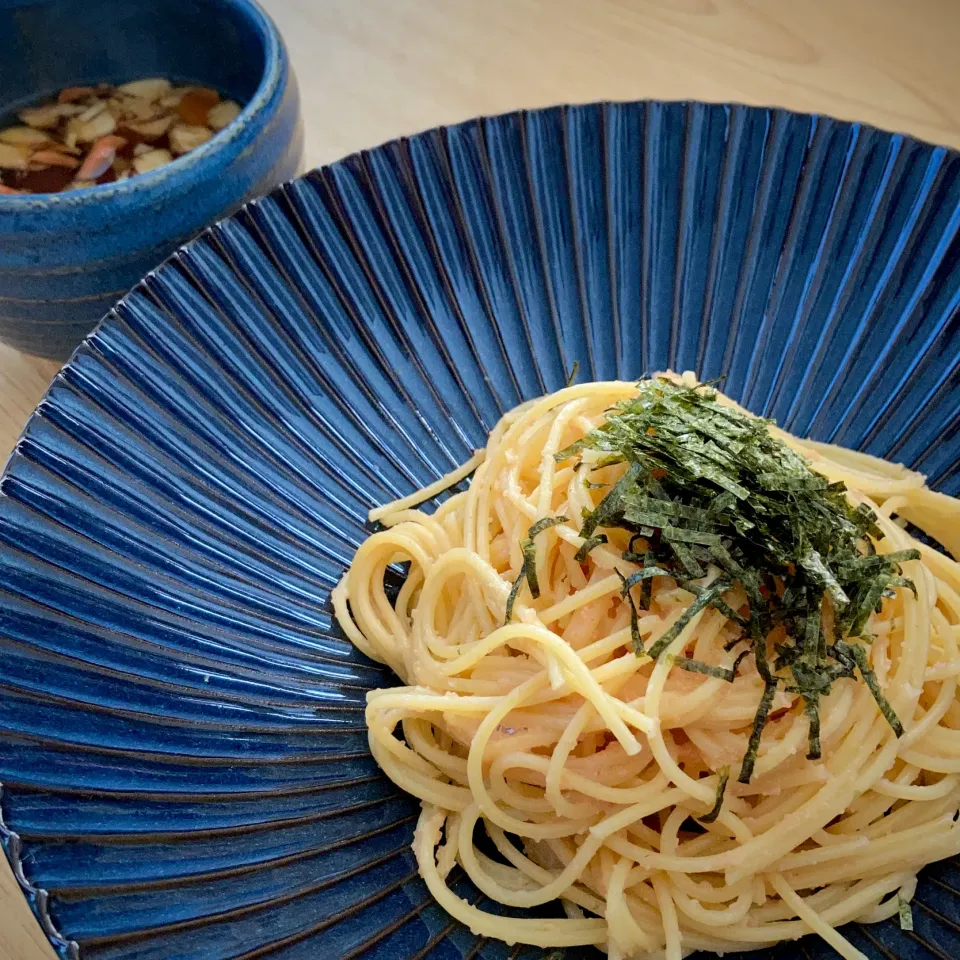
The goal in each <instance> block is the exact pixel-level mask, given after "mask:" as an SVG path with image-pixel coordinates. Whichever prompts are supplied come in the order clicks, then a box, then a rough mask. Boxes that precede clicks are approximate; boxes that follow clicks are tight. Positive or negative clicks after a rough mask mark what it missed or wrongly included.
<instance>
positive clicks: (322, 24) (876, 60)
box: [0, 0, 960, 960]
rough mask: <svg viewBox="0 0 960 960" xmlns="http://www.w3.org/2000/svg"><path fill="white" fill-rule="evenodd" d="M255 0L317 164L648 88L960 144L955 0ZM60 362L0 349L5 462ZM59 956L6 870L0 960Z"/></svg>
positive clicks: (659, 94)
mask: <svg viewBox="0 0 960 960" xmlns="http://www.w3.org/2000/svg"><path fill="white" fill-rule="evenodd" d="M261 2H263V3H264V5H265V6H266V7H267V9H268V10H269V12H270V13H271V14H272V15H273V16H274V17H275V19H276V20H277V22H278V23H279V25H280V27H281V29H282V31H283V33H284V36H285V37H286V40H287V43H288V45H289V48H290V53H291V56H292V60H293V64H294V69H295V70H296V73H297V76H298V77H299V81H300V89H301V94H302V98H303V113H304V118H305V122H306V128H307V163H308V165H309V166H315V165H317V164H320V163H327V162H329V161H331V160H335V159H337V158H338V157H340V156H343V155H344V154H346V153H350V152H352V151H354V150H358V149H360V148H362V147H369V146H373V145H375V144H377V143H380V142H382V141H384V140H388V139H391V138H393V137H396V136H400V135H402V134H407V133H413V132H415V131H417V130H420V129H423V128H425V127H431V126H435V125H437V124H441V123H451V122H455V121H457V120H462V119H465V118H468V117H471V116H475V115H477V114H482V113H499V112H503V111H506V110H512V109H515V108H517V107H536V106H545V105H548V104H552V103H558V102H563V101H567V102H585V101H590V100H600V99H634V98H642V97H656V98H665V99H685V98H693V99H702V100H713V101H724V100H734V101H740V102H744V103H753V104H777V105H781V106H786V107H791V108H793V109H797V110H808V111H815V112H822V113H828V114H832V115H834V116H838V117H842V118H845V119H851V120H862V121H866V122H869V123H873V124H875V125H877V126H880V127H884V128H887V129H892V130H898V131H903V132H907V133H911V134H914V135H916V136H919V137H922V138H924V139H926V140H931V141H934V142H937V143H943V144H948V145H950V146H954V147H960V70H958V69H957V67H956V44H957V39H958V37H960V0H911V2H907V0H359V2H358V0H261ZM56 370H57V365H56V364H55V363H53V362H51V361H47V360H37V359H34V358H29V357H24V356H23V355H21V354H19V353H17V352H16V351H14V350H11V349H9V348H7V347H0V457H3V458H5V457H6V455H7V454H8V453H9V452H10V450H11V449H12V448H13V446H14V444H15V442H16V438H17V436H18V435H19V433H20V430H21V429H22V427H23V424H24V421H25V420H26V418H27V416H28V415H29V413H30V411H31V410H32V409H33V408H34V407H35V406H36V404H37V403H38V402H39V400H40V398H41V397H42V395H43V392H44V390H45V389H46V386H47V383H48V382H49V380H50V379H51V378H52V377H53V376H54V375H55V374H56ZM0 859H2V858H0ZM52 956H53V954H52V952H51V951H50V950H49V949H48V948H47V947H46V943H45V938H44V935H43V933H42V932H41V930H40V928H39V926H38V925H37V924H36V922H35V921H34V920H33V918H32V916H31V914H30V911H29V908H28V907H27V904H26V901H25V900H24V898H23V897H22V896H21V894H20V891H19V889H18V886H17V883H16V881H15V880H14V878H13V876H12V874H11V873H10V871H9V869H8V867H7V865H6V863H5V861H4V862H2V863H0V960H41V958H44V960H49V958H50V957H52ZM198 960H201V958H198Z"/></svg>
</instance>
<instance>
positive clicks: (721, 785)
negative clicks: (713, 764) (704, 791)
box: [697, 767, 730, 823]
mask: <svg viewBox="0 0 960 960" xmlns="http://www.w3.org/2000/svg"><path fill="white" fill-rule="evenodd" d="M717 774H718V775H719V777H720V779H719V780H718V781H717V799H716V800H714V802H713V809H711V811H710V812H709V813H707V814H705V815H704V816H702V817H697V819H698V820H699V821H700V822H701V823H713V821H714V820H716V819H717V817H719V816H720V810H721V809H722V807H723V795H724V794H725V793H726V792H727V781H729V779H730V768H729V767H721V768H720V769H719V770H718V771H717Z"/></svg>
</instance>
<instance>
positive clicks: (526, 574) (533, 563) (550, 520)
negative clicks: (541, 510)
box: [504, 517, 568, 623]
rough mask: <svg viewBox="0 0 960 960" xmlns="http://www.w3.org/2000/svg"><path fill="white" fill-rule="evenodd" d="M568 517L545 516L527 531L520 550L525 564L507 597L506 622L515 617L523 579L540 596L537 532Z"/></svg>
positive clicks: (535, 597)
mask: <svg viewBox="0 0 960 960" xmlns="http://www.w3.org/2000/svg"><path fill="white" fill-rule="evenodd" d="M567 520H568V518H567V517H543V518H542V519H541V520H538V521H537V522H536V523H535V524H533V526H532V527H530V529H529V530H528V531H527V539H526V540H522V541H521V542H520V550H521V552H522V553H523V565H522V566H521V567H520V575H519V576H518V577H517V579H516V580H514V581H513V586H512V587H511V589H510V595H509V596H508V597H507V610H506V615H505V618H504V623H509V622H510V620H511V618H512V617H513V605H514V604H515V603H516V601H517V596H518V594H519V593H520V588H521V587H522V586H523V581H524V580H526V581H527V584H528V586H529V587H530V596H531V597H533V599H534V600H536V599H537V598H538V597H539V596H540V583H539V581H538V580H537V548H536V546H535V545H534V542H533V539H534V537H536V536H537V534H540V533H543V531H544V530H548V529H549V528H550V527H555V526H556V525H557V524H558V523H566V522H567Z"/></svg>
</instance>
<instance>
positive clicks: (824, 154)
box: [0, 103, 960, 960]
mask: <svg viewBox="0 0 960 960" xmlns="http://www.w3.org/2000/svg"><path fill="white" fill-rule="evenodd" d="M958 226H960V156H958V155H957V154H955V153H951V152H949V151H947V150H945V149H942V148H938V147H932V146H929V145H927V144H923V143H918V142H917V141H915V140H911V139H909V138H906V137H902V136H896V135H892V134H888V133H882V132H879V131H877V130H873V129H870V128H868V127H863V126H860V125H857V124H847V123H839V122H836V121H834V120H829V119H825V118H823V117H811V116H803V115H799V114H793V113H787V112H784V111H779V110H766V109H755V108H746V107H739V106H732V107H731V106H707V105H704V104H663V103H631V104H618V105H596V106H585V107H576V108H556V109H550V110H544V111H540V112H535V113H517V114H511V115H508V116H503V117H496V118H493V119H487V120H477V121H472V122H470V123H466V124H463V125H460V126H455V127H450V128H447V129H441V130H435V131H431V132H429V133H425V134H422V135H421V136H418V137H414V138H412V139H409V140H402V141H398V142H396V143H391V144H387V145H386V146H384V147H381V148H379V149H377V150H373V151H371V152H369V153H364V154H360V155H357V156H354V157H350V158H349V159H347V160H344V161H342V162H340V163H337V164H334V165H333V166H331V167H327V168H325V169H322V170H319V171H316V172H314V173H312V174H310V175H309V176H307V177H305V178H302V179H300V180H297V181H294V182H293V183H291V184H289V185H288V186H286V187H284V188H283V189H282V190H280V191H278V192H276V193H274V194H272V195H271V196H269V197H267V198H266V199H264V200H261V201H259V202H257V203H255V204H253V205H251V206H249V207H247V208H246V209H244V210H243V211H242V212H241V213H239V214H237V215H236V216H235V217H232V218H231V219H229V220H227V221H225V222H223V223H221V224H219V225H218V226H217V227H215V228H213V229H212V230H210V231H208V232H207V233H206V234H204V235H203V236H202V237H201V238H200V239H199V240H197V241H195V242H194V243H192V244H191V245H189V246H188V247H186V248H185V249H183V250H182V251H181V252H180V253H179V254H177V255H176V256H175V257H174V258H173V259H172V260H170V261H169V262H168V263H167V264H166V265H165V266H164V267H163V268H162V269H160V270H158V271H157V272H156V273H154V274H151V275H150V276H149V277H148V278H147V279H146V280H145V281H144V282H143V283H142V284H141V286H140V287H138V288H137V289H136V290H135V291H134V292H133V293H132V294H131V295H130V296H128V297H127V298H126V299H125V300H124V301H123V302H122V303H121V304H120V305H119V306H118V307H117V308H116V310H115V311H114V312H113V313H112V314H111V315H110V317H109V318H108V319H107V320H106V322H105V323H103V324H102V325H101V327H100V328H99V329H98V330H97V332H96V334H95V335H94V336H93V337H92V338H91V339H90V340H89V341H88V342H87V344H86V345H85V346H84V347H83V348H81V349H80V351H79V352H78V353H77V354H76V355H75V357H74V358H73V360H72V362H71V363H70V364H69V365H68V366H67V367H66V368H65V369H64V370H63V372H62V373H61V374H60V375H59V377H58V378H57V380H56V382H55V383H54V384H53V386H52V387H51V389H50V392H49V393H48V394H47V396H46V398H45V399H44V401H43V402H42V403H41V405H40V408H39V410H38V411H37V413H36V415H35V416H34V417H33V419H32V420H31V421H30V423H29V425H28V427H27V429H26V432H25V433H24V436H23V439H22V440H21V441H20V444H19V446H18V447H17V451H16V453H15V454H14V456H13V458H12V460H11V461H10V464H9V466H8V468H7V472H6V474H5V476H4V478H3V482H2V490H3V497H2V499H0V583H2V584H3V588H2V596H0V610H2V631H0V684H2V696H0V738H2V742H0V779H2V781H3V785H4V786H3V798H2V811H3V824H4V826H3V827H2V836H3V843H4V847H5V849H6V852H7V855H8V856H9V857H10V859H11V861H12V862H13V864H14V868H15V870H16V872H17V875H18V877H19V879H20V882H21V883H22V884H23V888H24V891H25V893H26V895H27V896H28V897H29V899H30V901H31V903H32V905H33V907H34V910H35V911H36V914H37V916H38V917H39V919H40V922H41V923H42V924H43V926H44V928H45V930H46V931H47V933H48V934H49V935H50V937H51V940H52V941H53V942H54V944H55V945H56V947H57V949H58V950H59V952H60V954H61V955H62V956H63V957H75V956H77V955H78V954H79V955H82V956H83V957H85V958H87V960H175V958H176V960H187V958H190V960H227V958H232V960H237V958H250V960H252V958H254V957H270V958H275V960H306V958H310V960H315V958H317V957H324V958H338V960H346V958H353V957H363V958H369V960H373V958H384V960H398V958H400V960H404V958H429V960H463V958H491V960H492V958H503V960H505V958H509V957H535V956H537V955H538V951H536V950H524V949H513V948H509V947H507V946H505V945H504V944H501V943H497V942H490V941H478V940H477V938H475V937H474V936H472V935H471V934H470V932H469V931H468V930H466V929H464V928H462V927H460V926H458V925H457V924H455V923H453V922H451V921H450V919H449V918H448V917H447V916H446V915H445V914H444V913H443V912H442V911H440V910H439V909H438V908H437V907H436V906H434V905H433V903H432V902H431V900H430V897H429V896H428V894H427V891H426V889H425V888H424V886H423V884H422V883H421V882H420V880H419V879H418V877H417V872H416V869H415V864H414V860H413V857H412V854H411V853H410V851H409V845H410V841H411V836H412V831H413V823H414V818H415V816H416V804H415V803H414V802H413V801H411V800H410V799H408V798H407V797H405V796H401V795H399V794H398V792H397V791H396V789H394V788H393V787H392V786H391V785H390V783H388V782H387V781H386V780H385V779H384V777H382V776H381V775H380V774H379V772H378V770H377V768H376V765H375V764H374V763H373V761H372V760H371V758H370V756H369V754H368V751H367V746H366V737H365V733H364V727H363V711H362V707H363V702H364V694H365V692H366V691H367V690H368V689H369V688H371V687H374V686H378V685H382V684H387V683H390V679H391V678H390V676H388V674H387V673H386V672H385V671H384V670H383V669H381V668H380V667H378V666H376V665H373V664H371V663H369V662H367V661H366V660H364V659H363V658H362V657H361V656H360V655H359V654H356V653H355V652H354V651H353V650H352V649H351V647H350V646H349V644H347V643H346V642H344V640H343V638H342V637H341V636H340V635H339V634H338V633H337V630H336V628H335V627H334V625H333V623H332V620H331V614H330V608H329V603H328V597H329V592H330V588H331V586H332V585H333V584H334V583H335V582H336V580H337V579H338V577H339V576H340V573H341V571H342V570H343V568H344V565H345V564H346V563H347V562H348V561H349V560H350V557H351V555H352V554H353V551H354V549H355V547H356V546H357V545H358V544H359V543H360V541H361V540H362V539H363V538H364V536H365V535H366V532H367V527H366V524H365V516H366V513H367V511H368V510H369V509H370V508H371V507H372V506H375V505H377V504H380V503H382V502H384V501H386V500H388V499H391V498H393V497H396V496H400V495H402V494H405V493H407V492H409V491H411V490H412V489H414V488H415V487H419V486H421V485H422V484H425V483H427V482H429V481H431V480H433V479H434V478H436V477H437V476H438V475H440V474H442V473H444V472H445V471H447V470H449V469H450V468H451V467H453V466H454V465H456V464H459V463H460V462H462V461H463V460H464V459H466V458H467V456H468V455H469V452H470V451H471V450H472V449H473V448H474V447H475V446H477V445H480V444H482V443H483V441H484V439H485V437H486V434H487V431H488V430H489V428H490V427H491V426H492V425H493V423H494V422H495V421H496V420H497V418H498V417H499V416H500V414H501V413H502V412H503V411H504V410H506V409H507V408H509V407H512V406H514V405H515V404H516V403H518V402H519V401H520V400H523V399H524V398H527V397H533V396H535V395H537V394H542V393H543V392H545V391H547V390H554V389H556V388H558V387H559V386H561V385H562V383H563V381H564V379H565V377H566V374H567V371H568V370H569V369H570V367H571V365H572V363H573V361H574V360H579V361H580V362H581V369H582V375H583V376H584V377H585V378H591V379H594V378H595V379H602V378H612V377H619V378H631V377H638V376H640V375H641V374H642V373H644V372H645V371H654V370H657V369H662V368H664V367H673V368H674V369H677V370H683V369H694V370H696V371H697V373H698V374H699V375H700V376H701V377H702V378H710V377H715V376H718V375H721V374H725V375H726V377H727V380H726V384H725V387H724V389H725V390H726V391H727V392H728V393H729V394H731V395H732V396H733V397H734V398H736V399H738V400H742V401H743V402H744V403H746V405H747V406H748V407H750V408H751V409H752V410H754V411H756V412H758V413H763V414H765V415H768V416H773V417H776V418H777V419H778V420H779V422H780V423H781V424H783V425H785V426H786V427H787V428H789V429H790V430H793V431H795V432H797V433H800V434H808V435H810V436H813V437H816V438H819V439H821V440H830V441H836V442H838V443H842V444H845V445H847V446H851V447H856V448H859V449H863V450H867V451H870V452H872V453H875V454H880V455H882V456H887V457H891V458H894V459H897V460H902V461H904V462H906V463H908V464H910V465H911V466H914V467H916V468H917V469H919V470H922V471H923V472H925V473H927V474H928V475H929V477H930V480H931V482H932V483H933V484H934V485H935V486H937V487H938V488H939V489H941V490H944V491H946V492H948V493H953V494H955V493H957V492H958V490H960V469H958V458H957V452H958V446H957V432H958V427H960V388H958V384H960V362H958V356H960V322H958V317H957V311H958V304H960V270H958V269H957V260H958V254H960V239H958ZM958 886H960V864H957V863H955V862H946V863H940V864H937V865H935V866H934V867H932V868H930V869H929V870H927V871H926V872H925V879H924V881H923V883H922V884H921V886H920V889H919V893H918V898H917V899H918V902H917V906H916V907H915V909H914V917H915V922H916V930H915V932H913V933H903V932H901V931H900V930H899V928H898V927H897V926H896V925H894V924H892V923H886V924H882V925H879V926H874V927H869V928H867V927H862V926H854V927H853V928H852V929H850V930H849V935H850V936H851V937H852V939H853V940H854V942H855V943H856V944H857V946H859V947H860V948H861V949H862V950H863V951H864V952H865V953H866V954H867V955H868V956H870V957H876V958H886V960H890V958H903V960H907V958H908V960H926V958H931V957H937V958H947V960H949V958H956V957H958V956H960V927H958V924H957V920H956V918H957V917H958V916H960V896H958V892H957V891H958ZM458 888H459V889H461V891H462V893H463V895H464V896H468V897H471V898H476V899H480V898H479V895H478V894H477V893H476V891H470V890H469V889H467V887H466V885H465V884H463V883H462V882H458ZM832 955H833V954H832V952H831V951H830V950H829V948H826V947H825V946H824V945H823V944H821V943H819V942H817V941H815V940H813V939H809V938H808V939H806V940H803V941H801V942H800V943H799V944H791V945H787V946H785V947H783V948H781V949H779V950H776V951H767V952H763V953H761V954H760V956H763V957H765V958H768V960H773V958H776V960H789V958H808V960H811V958H820V957H827V956H832ZM570 956H571V957H573V956H586V954H585V953H582V952H580V951H571V953H570ZM754 956H757V955H754Z"/></svg>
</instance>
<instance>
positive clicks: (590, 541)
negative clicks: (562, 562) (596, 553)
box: [573, 533, 607, 563]
mask: <svg viewBox="0 0 960 960" xmlns="http://www.w3.org/2000/svg"><path fill="white" fill-rule="evenodd" d="M606 542H607V535H606V534H605V533H598V534H597V535H596V536H595V537H588V538H587V539H586V540H584V541H583V543H581V544H580V549H579V550H577V552H576V553H575V554H574V555H573V559H574V560H575V561H576V562H577V563H586V561H587V554H588V553H589V552H590V551H591V550H592V549H593V548H594V547H599V546H600V544H601V543H606Z"/></svg>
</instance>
